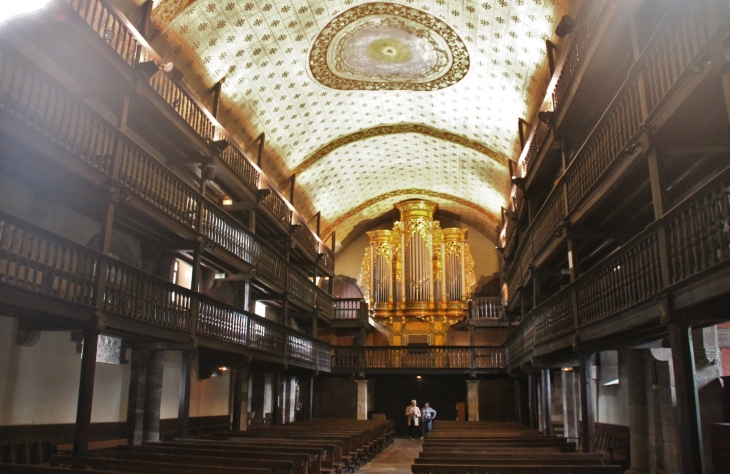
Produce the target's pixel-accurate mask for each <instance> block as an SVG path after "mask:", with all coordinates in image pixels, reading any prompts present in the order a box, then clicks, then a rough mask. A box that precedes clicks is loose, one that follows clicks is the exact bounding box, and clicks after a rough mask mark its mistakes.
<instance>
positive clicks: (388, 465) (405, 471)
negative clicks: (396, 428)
mask: <svg viewBox="0 0 730 474" xmlns="http://www.w3.org/2000/svg"><path fill="white" fill-rule="evenodd" d="M422 447H423V442H422V441H420V440H419V441H410V440H408V439H396V440H395V441H393V444H391V445H390V446H388V447H387V448H385V449H384V450H383V451H382V452H381V453H379V454H378V455H377V456H375V457H374V458H373V460H372V461H370V462H369V463H367V464H365V466H363V467H362V469H360V470H358V471H357V472H358V474H411V465H412V464H413V460H414V459H416V458H417V457H418V453H420V452H421V448H422Z"/></svg>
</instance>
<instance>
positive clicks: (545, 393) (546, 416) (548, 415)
mask: <svg viewBox="0 0 730 474" xmlns="http://www.w3.org/2000/svg"><path fill="white" fill-rule="evenodd" d="M541 387H542V426H543V427H544V430H543V435H545V436H552V435H553V400H552V390H551V386H550V369H542V384H541Z"/></svg>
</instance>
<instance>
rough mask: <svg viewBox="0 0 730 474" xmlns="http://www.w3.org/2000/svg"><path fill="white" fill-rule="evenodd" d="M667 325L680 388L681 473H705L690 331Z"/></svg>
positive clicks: (676, 323)
mask: <svg viewBox="0 0 730 474" xmlns="http://www.w3.org/2000/svg"><path fill="white" fill-rule="evenodd" d="M668 326H669V342H670V344H671V346H672V366H673V367H674V385H675V387H676V389H677V411H676V414H677V431H678V433H677V434H678V438H679V450H680V456H679V457H680V460H681V463H682V472H683V473H686V474H689V473H693V474H704V472H705V467H704V458H703V456H702V428H701V426H700V405H699V400H698V399H697V383H696V379H695V362H694V349H693V347H692V333H691V328H690V326H689V325H688V324H687V323H685V322H682V321H671V322H670V323H669V324H668Z"/></svg>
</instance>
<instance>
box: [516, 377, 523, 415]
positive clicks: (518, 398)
mask: <svg viewBox="0 0 730 474" xmlns="http://www.w3.org/2000/svg"><path fill="white" fill-rule="evenodd" d="M515 413H516V414H517V422H518V423H520V424H523V423H524V421H523V419H522V383H521V382H520V378H519V377H515Z"/></svg>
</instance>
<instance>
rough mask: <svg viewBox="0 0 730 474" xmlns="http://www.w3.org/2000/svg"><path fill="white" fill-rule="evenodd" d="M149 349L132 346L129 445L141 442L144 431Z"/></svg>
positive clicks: (128, 420)
mask: <svg viewBox="0 0 730 474" xmlns="http://www.w3.org/2000/svg"><path fill="white" fill-rule="evenodd" d="M149 358H150V351H149V350H146V349H137V348H136V347H135V348H132V361H131V367H130V376H129V397H128V401H127V442H128V443H129V445H130V446H138V445H140V444H142V435H143V433H144V403H145V393H146V387H147V363H148V361H149Z"/></svg>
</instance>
